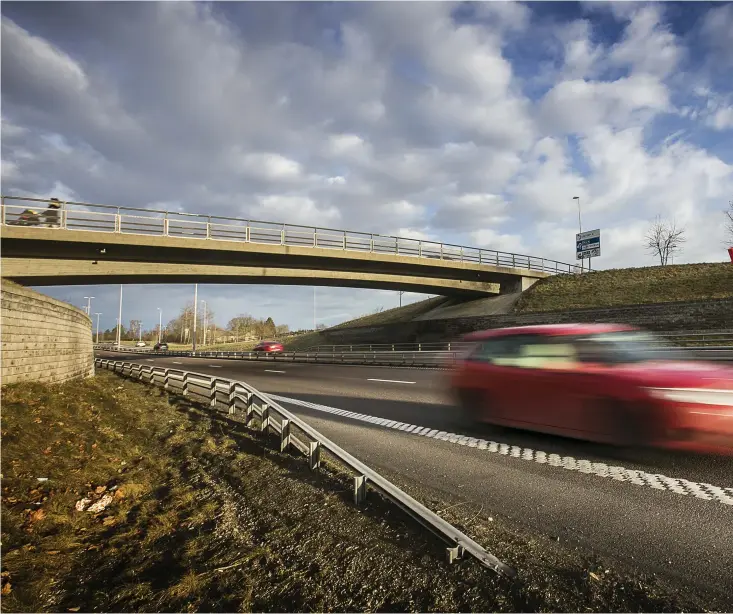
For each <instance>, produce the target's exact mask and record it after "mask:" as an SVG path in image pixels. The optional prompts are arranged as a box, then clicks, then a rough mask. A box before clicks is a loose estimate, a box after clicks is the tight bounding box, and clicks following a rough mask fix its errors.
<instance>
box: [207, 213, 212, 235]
mask: <svg viewBox="0 0 733 614" xmlns="http://www.w3.org/2000/svg"><path fill="white" fill-rule="evenodd" d="M206 238H207V239H211V216H209V219H208V221H207V222H206Z"/></svg>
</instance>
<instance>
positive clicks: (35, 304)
mask: <svg viewBox="0 0 733 614" xmlns="http://www.w3.org/2000/svg"><path fill="white" fill-rule="evenodd" d="M0 325H1V326H2V384H3V385H5V384H13V383H15V382H27V381H42V382H45V383H57V382H64V381H66V380H69V379H73V378H77V377H90V376H92V375H94V354H93V349H92V321H91V319H90V318H89V316H87V315H86V313H84V312H83V311H82V310H81V309H78V308H76V307H73V306H72V305H69V304H67V303H63V302H61V301H57V300H56V299H53V298H51V297H49V296H45V295H43V294H40V293H39V292H35V291H33V290H30V289H28V288H24V287H23V286H19V285H17V284H14V283H11V282H8V281H5V280H3V281H2V321H1V322H0Z"/></svg>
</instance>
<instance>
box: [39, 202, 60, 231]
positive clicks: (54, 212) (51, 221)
mask: <svg viewBox="0 0 733 614" xmlns="http://www.w3.org/2000/svg"><path fill="white" fill-rule="evenodd" d="M59 209H61V203H60V202H59V199H58V198H52V199H51V202H49V204H48V209H46V211H45V212H44V214H43V216H44V218H45V219H46V226H50V227H52V228H53V227H56V226H59Z"/></svg>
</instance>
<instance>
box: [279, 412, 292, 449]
mask: <svg viewBox="0 0 733 614" xmlns="http://www.w3.org/2000/svg"><path fill="white" fill-rule="evenodd" d="M289 448H290V420H288V419H287V418H283V421H282V422H281V423H280V452H287V451H288V449H289Z"/></svg>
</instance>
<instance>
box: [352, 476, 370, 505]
mask: <svg viewBox="0 0 733 614" xmlns="http://www.w3.org/2000/svg"><path fill="white" fill-rule="evenodd" d="M366 483H367V479H366V476H364V475H357V476H356V477H355V478H354V505H359V503H361V502H362V501H364V500H365V499H366Z"/></svg>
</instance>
